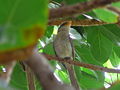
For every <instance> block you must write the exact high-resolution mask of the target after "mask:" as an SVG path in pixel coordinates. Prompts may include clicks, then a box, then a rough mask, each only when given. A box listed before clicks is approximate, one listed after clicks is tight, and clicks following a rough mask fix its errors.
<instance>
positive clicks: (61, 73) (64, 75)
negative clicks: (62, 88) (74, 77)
mask: <svg viewBox="0 0 120 90" xmlns="http://www.w3.org/2000/svg"><path fill="white" fill-rule="evenodd" d="M55 73H56V74H57V75H58V77H59V78H60V80H62V81H63V82H64V83H70V80H69V75H68V74H67V73H66V72H64V71H60V70H57V69H56V70H55Z"/></svg>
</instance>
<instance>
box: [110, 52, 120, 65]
mask: <svg viewBox="0 0 120 90" xmlns="http://www.w3.org/2000/svg"><path fill="white" fill-rule="evenodd" d="M110 62H111V64H112V65H113V66H114V67H117V66H119V64H120V58H119V57H118V56H117V55H116V53H115V52H114V51H112V54H111V56H110Z"/></svg>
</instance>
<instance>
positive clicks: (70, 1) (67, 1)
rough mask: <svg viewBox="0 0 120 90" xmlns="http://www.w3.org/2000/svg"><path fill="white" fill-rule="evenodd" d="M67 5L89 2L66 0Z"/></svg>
mask: <svg viewBox="0 0 120 90" xmlns="http://www.w3.org/2000/svg"><path fill="white" fill-rule="evenodd" d="M64 1H65V2H66V3H67V4H75V3H81V2H85V1H87V0H64Z"/></svg>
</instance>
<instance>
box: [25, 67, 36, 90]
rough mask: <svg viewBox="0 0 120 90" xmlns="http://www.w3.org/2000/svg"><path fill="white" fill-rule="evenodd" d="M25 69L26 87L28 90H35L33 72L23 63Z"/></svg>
mask: <svg viewBox="0 0 120 90" xmlns="http://www.w3.org/2000/svg"><path fill="white" fill-rule="evenodd" d="M25 71H26V76H27V80H28V88H29V90H36V89H35V82H34V74H33V72H32V71H31V70H30V68H29V67H28V66H27V65H25Z"/></svg>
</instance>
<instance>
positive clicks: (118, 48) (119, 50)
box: [113, 45, 120, 58]
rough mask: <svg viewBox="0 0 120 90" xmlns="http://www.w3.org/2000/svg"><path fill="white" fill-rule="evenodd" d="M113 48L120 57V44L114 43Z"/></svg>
mask: <svg viewBox="0 0 120 90" xmlns="http://www.w3.org/2000/svg"><path fill="white" fill-rule="evenodd" d="M113 49H114V51H115V53H116V55H117V56H118V57H119V58H120V46H117V45H114V47H113Z"/></svg>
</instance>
